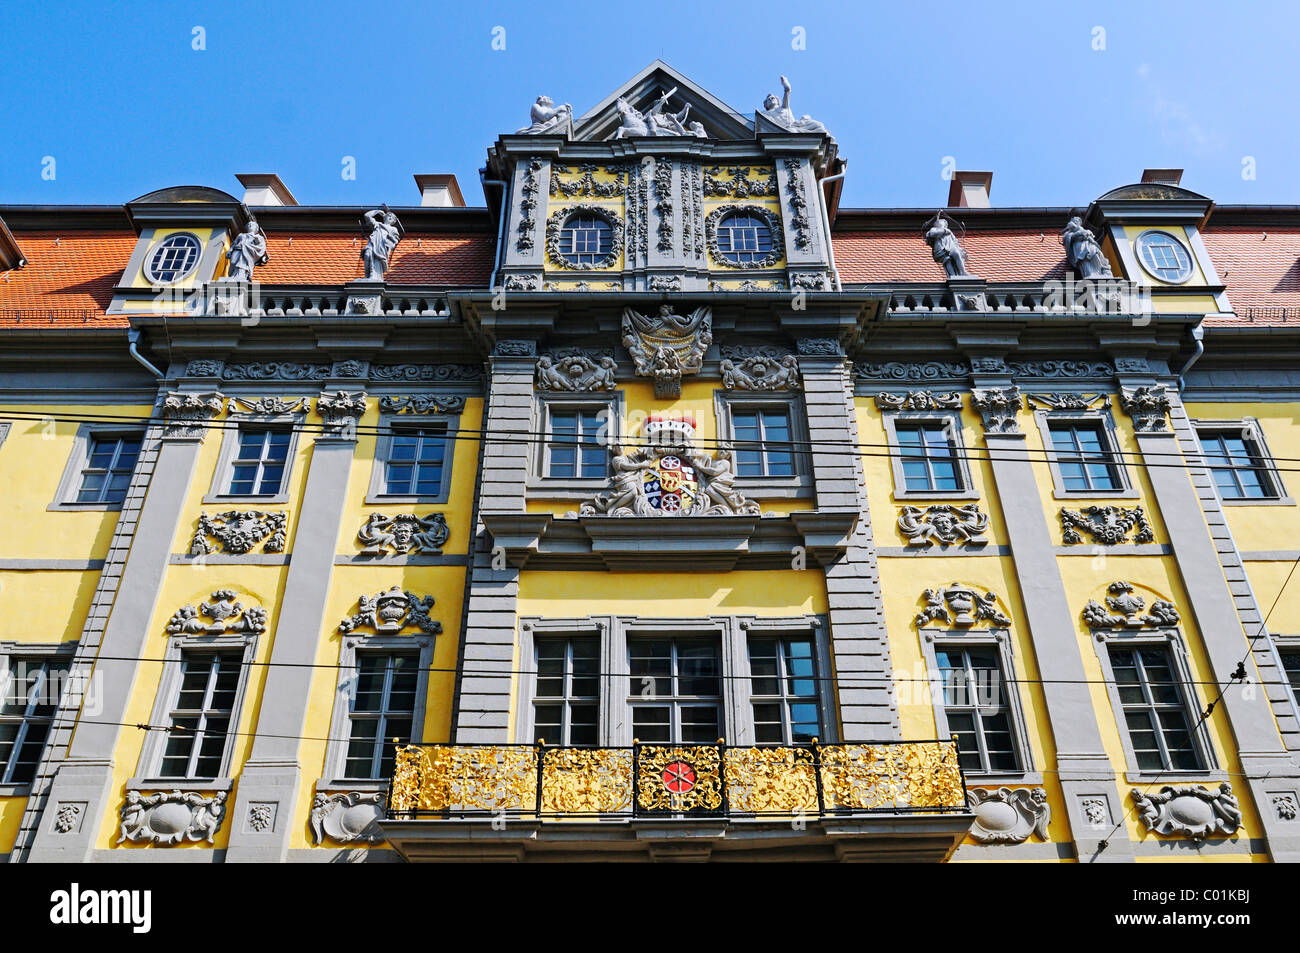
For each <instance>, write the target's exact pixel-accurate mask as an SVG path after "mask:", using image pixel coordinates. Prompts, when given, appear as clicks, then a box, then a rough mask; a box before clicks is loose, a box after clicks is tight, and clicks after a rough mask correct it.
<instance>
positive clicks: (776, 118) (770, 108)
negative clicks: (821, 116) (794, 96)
mask: <svg viewBox="0 0 1300 953" xmlns="http://www.w3.org/2000/svg"><path fill="white" fill-rule="evenodd" d="M781 89H782V90H784V94H783V95H782V96H781V98H780V99H777V97H776V93H768V94H767V98H766V99H764V100H763V115H765V116H767V118H768V119H770V120H772V122H774V123H776V124H777V125H778V126H780V127H781V128H782V129H786V130H789V131H790V132H823V133H824V132H825V131H826V127H825V126H823V125H822V124H821V123H819V122H818V121H817V120H816V119H813V118H812V117H811V116H809V115H808V114H807V113H805V114H804V115H803V116H801V117H799V118H798V119H795V118H794V111H793V110H792V109H791V108H790V81H789V80H788V79H786V78H785V77H784V76H782V77H781Z"/></svg>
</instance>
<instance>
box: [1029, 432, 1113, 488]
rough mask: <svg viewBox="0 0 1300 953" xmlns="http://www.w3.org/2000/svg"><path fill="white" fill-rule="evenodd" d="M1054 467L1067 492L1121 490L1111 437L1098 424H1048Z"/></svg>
mask: <svg viewBox="0 0 1300 953" xmlns="http://www.w3.org/2000/svg"><path fill="white" fill-rule="evenodd" d="M1048 431H1049V432H1050V433H1051V435H1052V449H1053V450H1055V451H1056V465H1057V468H1058V469H1059V470H1060V472H1061V480H1062V482H1063V483H1064V484H1065V487H1064V488H1065V489H1066V490H1067V491H1070V492H1097V491H1109V490H1122V489H1123V488H1124V483H1123V481H1122V480H1121V479H1120V475H1119V467H1118V466H1117V465H1116V462H1115V454H1114V452H1113V451H1112V450H1111V446H1110V437H1109V436H1108V435H1107V433H1106V431H1105V428H1104V427H1103V425H1102V424H1101V423H1100V422H1091V421H1086V422H1084V421H1077V422H1073V421H1055V422H1052V423H1049V424H1048Z"/></svg>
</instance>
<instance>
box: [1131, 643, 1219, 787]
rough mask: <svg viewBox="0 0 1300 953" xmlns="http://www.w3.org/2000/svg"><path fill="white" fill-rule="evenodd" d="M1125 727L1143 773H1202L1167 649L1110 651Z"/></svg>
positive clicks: (1150, 648) (1153, 647)
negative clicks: (1172, 771) (1186, 771)
mask: <svg viewBox="0 0 1300 953" xmlns="http://www.w3.org/2000/svg"><path fill="white" fill-rule="evenodd" d="M1110 664H1111V670H1112V672H1113V673H1114V676H1115V683H1116V688H1117V689H1118V692H1119V700H1120V705H1121V706H1122V707H1123V714H1124V724H1125V727H1126V728H1127V730H1128V736H1129V741H1130V743H1131V744H1132V746H1133V756H1134V757H1135V758H1136V759H1137V764H1138V767H1139V768H1140V769H1141V770H1143V771H1170V770H1179V769H1182V770H1191V771H1195V770H1199V769H1200V768H1201V767H1202V766H1203V765H1202V764H1201V757H1200V754H1199V753H1198V751H1197V748H1196V745H1195V744H1194V742H1193V740H1192V726H1191V723H1190V721H1189V720H1188V709H1187V700H1186V698H1185V697H1184V695H1183V690H1182V686H1181V685H1179V683H1178V679H1177V677H1176V675H1175V673H1174V667H1173V660H1172V659H1171V658H1170V655H1169V650H1168V649H1167V648H1163V647H1155V646H1152V647H1143V648H1117V647H1111V649H1110Z"/></svg>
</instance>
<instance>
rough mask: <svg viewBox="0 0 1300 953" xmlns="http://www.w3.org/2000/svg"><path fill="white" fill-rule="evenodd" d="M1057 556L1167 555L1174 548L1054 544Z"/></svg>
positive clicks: (1134, 544)
mask: <svg viewBox="0 0 1300 953" xmlns="http://www.w3.org/2000/svg"><path fill="white" fill-rule="evenodd" d="M1052 548H1053V551H1054V552H1055V553H1056V555H1058V556H1087V557H1089V558H1093V557H1095V556H1169V555H1172V554H1173V551H1174V548H1173V546H1171V545H1169V544H1168V543H1119V544H1118V545H1115V546H1102V545H1101V544H1100V543H1074V544H1073V545H1070V546H1054V547H1052Z"/></svg>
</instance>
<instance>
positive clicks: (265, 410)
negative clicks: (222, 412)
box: [226, 397, 311, 416]
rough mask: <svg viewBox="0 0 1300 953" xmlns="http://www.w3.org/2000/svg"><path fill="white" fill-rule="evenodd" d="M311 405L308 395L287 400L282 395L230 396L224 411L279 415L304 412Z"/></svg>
mask: <svg viewBox="0 0 1300 953" xmlns="http://www.w3.org/2000/svg"><path fill="white" fill-rule="evenodd" d="M310 406H311V398H310V397H297V398H294V399H292V400H288V399H286V398H283V397H258V398H255V399H249V398H247V397H232V398H230V400H229V401H227V403H226V412H227V413H231V414H237V413H241V412H242V413H248V414H264V415H266V416H280V415H282V414H305V413H307V409H308V407H310Z"/></svg>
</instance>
